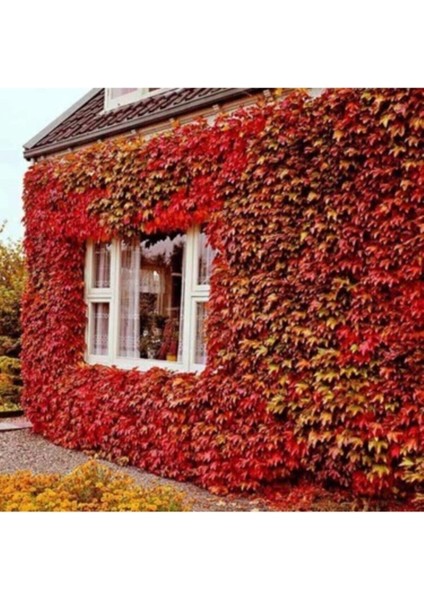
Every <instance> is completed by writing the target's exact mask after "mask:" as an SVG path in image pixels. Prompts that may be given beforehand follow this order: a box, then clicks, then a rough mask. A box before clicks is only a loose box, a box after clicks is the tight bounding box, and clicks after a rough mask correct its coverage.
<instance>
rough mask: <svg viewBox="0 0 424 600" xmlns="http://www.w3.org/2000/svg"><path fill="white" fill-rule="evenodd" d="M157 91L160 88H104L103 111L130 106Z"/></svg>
mask: <svg viewBox="0 0 424 600" xmlns="http://www.w3.org/2000/svg"><path fill="white" fill-rule="evenodd" d="M158 89H160V88H106V89H105V110H111V109H112V108H119V107H120V106H125V105H126V104H132V103H133V102H137V101H138V100H141V98H143V96H146V95H147V94H150V93H151V92H153V91H155V90H158Z"/></svg>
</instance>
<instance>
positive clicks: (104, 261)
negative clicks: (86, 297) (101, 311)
mask: <svg viewBox="0 0 424 600" xmlns="http://www.w3.org/2000/svg"><path fill="white" fill-rule="evenodd" d="M93 274H94V280H93V287H95V288H108V287H110V244H95V245H94V269H93Z"/></svg>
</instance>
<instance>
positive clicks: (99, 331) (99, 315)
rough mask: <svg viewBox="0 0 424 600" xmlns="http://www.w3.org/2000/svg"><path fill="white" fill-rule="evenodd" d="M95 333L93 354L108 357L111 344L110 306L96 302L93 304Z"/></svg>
mask: <svg viewBox="0 0 424 600" xmlns="http://www.w3.org/2000/svg"><path fill="white" fill-rule="evenodd" d="M93 311H94V331H93V340H92V354H94V355H96V356H107V354H108V342H109V304H108V303H106V302H96V303H94V304H93Z"/></svg>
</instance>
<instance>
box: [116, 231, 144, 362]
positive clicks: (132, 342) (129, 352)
mask: <svg viewBox="0 0 424 600" xmlns="http://www.w3.org/2000/svg"><path fill="white" fill-rule="evenodd" d="M120 288H121V306H120V322H119V356H127V357H130V358H140V350H139V344H140V309H139V299H140V293H139V292H140V250H139V246H138V245H136V244H132V245H128V244H124V243H122V245H121V270H120Z"/></svg>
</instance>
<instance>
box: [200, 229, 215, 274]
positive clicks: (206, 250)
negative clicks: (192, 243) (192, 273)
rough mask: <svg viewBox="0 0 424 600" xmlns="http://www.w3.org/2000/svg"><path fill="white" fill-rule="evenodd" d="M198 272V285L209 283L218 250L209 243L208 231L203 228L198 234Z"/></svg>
mask: <svg viewBox="0 0 424 600" xmlns="http://www.w3.org/2000/svg"><path fill="white" fill-rule="evenodd" d="M198 240H199V241H198V257H199V265H198V272H197V273H198V274H197V285H209V284H210V277H211V272H212V261H213V259H214V257H215V254H216V251H215V250H214V249H213V248H212V247H211V246H210V245H209V244H208V238H207V236H206V233H205V232H204V231H203V228H202V230H201V231H200V234H199V236H198Z"/></svg>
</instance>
